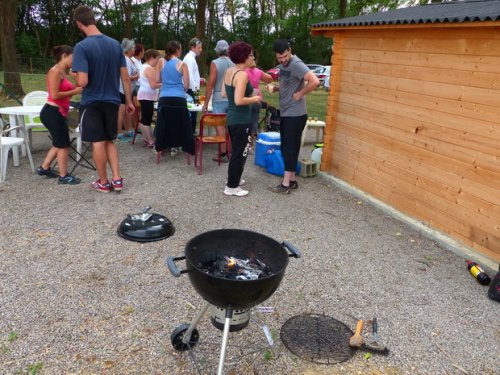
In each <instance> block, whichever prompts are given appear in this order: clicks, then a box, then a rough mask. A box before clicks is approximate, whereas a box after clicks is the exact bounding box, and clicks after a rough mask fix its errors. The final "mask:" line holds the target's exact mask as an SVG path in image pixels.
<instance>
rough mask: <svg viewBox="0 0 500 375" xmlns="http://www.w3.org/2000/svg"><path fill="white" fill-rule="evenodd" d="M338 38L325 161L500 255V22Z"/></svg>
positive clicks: (475, 246)
mask: <svg viewBox="0 0 500 375" xmlns="http://www.w3.org/2000/svg"><path fill="white" fill-rule="evenodd" d="M334 40H335V43H334V55H333V57H332V75H331V81H330V83H331V88H332V89H331V92H330V96H329V100H328V110H327V119H326V120H327V129H326V132H325V143H326V148H325V150H324V153H323V160H322V165H321V169H322V170H324V171H327V172H329V173H331V174H333V175H335V176H337V177H339V178H341V179H343V180H344V181H347V182H349V183H351V184H352V185H354V186H357V187H358V188H360V189H362V190H364V191H366V192H368V193H370V194H371V195H373V196H374V197H376V198H378V199H380V200H382V201H384V202H386V203H387V204H389V205H391V206H393V207H395V208H396V209H398V210H400V211H402V212H404V213H406V214H408V215H410V216H412V217H414V218H416V219H419V220H421V221H423V222H424V223H426V224H428V225H429V226H431V227H434V228H436V229H439V230H441V231H443V232H445V233H447V234H448V235H450V236H451V237H453V238H455V239H457V240H458V241H460V242H462V243H463V244H465V245H466V246H469V247H471V248H473V249H474V250H476V251H477V252H480V253H482V254H484V255H486V256H488V257H490V258H492V259H494V260H497V261H500V125H499V121H500V28H495V27H488V28H480V27H478V28H462V29H461V28H459V27H457V28H428V29H426V28H421V29H418V30H415V29H400V30H398V29H392V30H391V29H380V30H376V29H374V30H366V29H365V30H353V31H349V30H343V31H338V32H335V34H334Z"/></svg>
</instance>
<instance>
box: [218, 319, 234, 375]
mask: <svg viewBox="0 0 500 375" xmlns="http://www.w3.org/2000/svg"><path fill="white" fill-rule="evenodd" d="M232 318H233V310H232V309H227V310H226V320H225V321H224V332H223V333H222V346H221V348H220V358H219V368H218V369H217V375H222V370H223V369H224V359H225V358H226V348H227V338H228V336H229V326H230V325H231V319H232Z"/></svg>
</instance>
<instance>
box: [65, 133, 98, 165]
mask: <svg viewBox="0 0 500 375" xmlns="http://www.w3.org/2000/svg"><path fill="white" fill-rule="evenodd" d="M73 132H74V133H76V134H75V136H74V137H73V138H71V142H70V148H71V149H72V150H73V151H74V152H75V156H73V155H72V154H71V153H70V154H69V157H70V159H71V160H73V161H74V162H75V165H73V168H71V171H70V172H69V174H73V172H74V170H75V169H76V167H78V166H81V167H84V168H87V169H90V170H92V171H95V170H96V168H95V166H94V165H93V164H92V163H91V162H90V160H89V159H87V154H88V153H89V151H91V149H92V144H90V143H88V142H85V144H84V143H83V142H82V134H81V133H80V127H79V125H78V126H77V127H76V128H74V130H73ZM75 141H76V143H77V146H76V148H75V146H74V143H75Z"/></svg>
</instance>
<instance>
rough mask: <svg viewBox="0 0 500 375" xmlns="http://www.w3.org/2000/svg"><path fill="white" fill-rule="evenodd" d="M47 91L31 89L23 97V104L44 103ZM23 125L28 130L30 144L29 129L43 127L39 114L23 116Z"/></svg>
mask: <svg viewBox="0 0 500 375" xmlns="http://www.w3.org/2000/svg"><path fill="white" fill-rule="evenodd" d="M48 95H49V94H48V92H47V91H32V92H30V93H28V94H26V96H25V97H24V98H23V106H26V105H44V104H45V103H46V102H47V97H48ZM24 126H25V127H26V129H27V130H28V134H29V140H30V145H31V130H32V129H33V128H38V129H44V130H45V127H44V126H43V124H42V120H40V116H24Z"/></svg>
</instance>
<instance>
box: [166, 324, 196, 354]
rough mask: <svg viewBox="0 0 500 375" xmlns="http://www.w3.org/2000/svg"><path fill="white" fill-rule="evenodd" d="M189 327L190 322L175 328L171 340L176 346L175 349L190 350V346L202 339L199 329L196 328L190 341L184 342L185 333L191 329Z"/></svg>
mask: <svg viewBox="0 0 500 375" xmlns="http://www.w3.org/2000/svg"><path fill="white" fill-rule="evenodd" d="M189 327H190V324H189V323H183V324H181V325H180V326H178V327H177V328H176V329H174V331H173V332H172V334H171V335H170V342H171V343H172V346H173V347H174V349H175V350H178V351H180V352H184V351H186V350H189V349H190V348H192V347H193V346H195V345H196V343H197V342H198V340H199V339H200V334H199V333H198V330H197V329H196V328H195V329H194V330H193V332H192V333H191V338H190V339H189V342H188V343H187V344H184V343H183V342H182V339H183V338H184V334H185V333H186V331H187V330H188V329H189Z"/></svg>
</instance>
